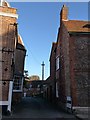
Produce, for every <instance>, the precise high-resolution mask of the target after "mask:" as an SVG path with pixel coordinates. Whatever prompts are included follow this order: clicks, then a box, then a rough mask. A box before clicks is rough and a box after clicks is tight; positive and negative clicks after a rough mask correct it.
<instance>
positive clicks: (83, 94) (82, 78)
mask: <svg viewBox="0 0 90 120" xmlns="http://www.w3.org/2000/svg"><path fill="white" fill-rule="evenodd" d="M74 40H75V48H74V49H75V63H74V74H75V75H74V76H75V77H74V79H75V81H76V85H77V86H76V87H77V90H76V93H77V98H78V105H79V106H88V105H89V94H90V93H89V91H88V90H89V89H88V88H89V83H90V82H89V79H88V73H89V69H90V68H88V67H89V66H88V65H89V59H88V43H89V37H87V36H85V35H82V36H78V37H76V36H75V39H74Z"/></svg>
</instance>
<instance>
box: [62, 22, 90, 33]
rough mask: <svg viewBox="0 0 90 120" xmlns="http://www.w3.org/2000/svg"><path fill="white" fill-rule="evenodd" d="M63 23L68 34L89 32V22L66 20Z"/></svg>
mask: <svg viewBox="0 0 90 120" xmlns="http://www.w3.org/2000/svg"><path fill="white" fill-rule="evenodd" d="M63 23H64V25H65V27H66V28H67V30H68V31H69V32H90V21H80V20H68V21H63Z"/></svg>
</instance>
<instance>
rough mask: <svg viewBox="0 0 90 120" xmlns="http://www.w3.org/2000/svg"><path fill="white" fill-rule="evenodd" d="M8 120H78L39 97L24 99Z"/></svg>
mask: <svg viewBox="0 0 90 120" xmlns="http://www.w3.org/2000/svg"><path fill="white" fill-rule="evenodd" d="M6 117H7V116H6ZM6 117H4V118H6ZM7 118H9V119H10V118H19V119H20V118H21V119H22V118H29V119H30V120H31V119H32V120H33V118H38V120H39V119H40V118H42V120H44V119H45V118H46V119H50V118H51V120H56V119H57V120H58V119H59V118H68V119H69V120H70V118H71V119H72V120H73V119H74V120H76V118H75V117H74V116H73V115H71V114H67V113H65V112H63V111H60V110H57V109H55V108H53V107H52V106H51V105H49V103H47V102H46V101H45V100H43V99H41V98H37V97H33V98H32V97H26V98H23V99H22V101H21V102H20V103H19V104H18V105H16V107H15V109H14V110H13V112H12V114H11V116H9V117H7ZM40 120H41V119H40Z"/></svg>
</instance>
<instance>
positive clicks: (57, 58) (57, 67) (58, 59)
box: [56, 56, 60, 70]
mask: <svg viewBox="0 0 90 120" xmlns="http://www.w3.org/2000/svg"><path fill="white" fill-rule="evenodd" d="M59 61H60V58H59V56H57V57H56V70H58V69H59Z"/></svg>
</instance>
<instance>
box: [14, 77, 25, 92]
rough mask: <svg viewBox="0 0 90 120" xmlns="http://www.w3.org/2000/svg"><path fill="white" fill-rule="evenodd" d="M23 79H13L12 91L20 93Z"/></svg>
mask: <svg viewBox="0 0 90 120" xmlns="http://www.w3.org/2000/svg"><path fill="white" fill-rule="evenodd" d="M22 86H23V79H22V77H20V76H15V77H14V83H13V91H22Z"/></svg>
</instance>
